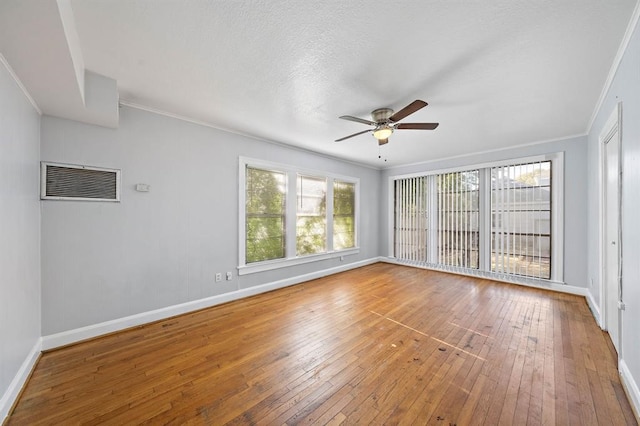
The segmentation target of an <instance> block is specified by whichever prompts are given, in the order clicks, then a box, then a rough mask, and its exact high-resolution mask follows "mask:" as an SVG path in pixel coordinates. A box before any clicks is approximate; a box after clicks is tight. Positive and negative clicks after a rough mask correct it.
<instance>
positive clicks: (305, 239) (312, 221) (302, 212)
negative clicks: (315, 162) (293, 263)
mask: <svg viewBox="0 0 640 426" xmlns="http://www.w3.org/2000/svg"><path fill="white" fill-rule="evenodd" d="M297 186H298V197H297V203H296V206H297V221H296V252H297V254H298V256H304V255H305V254H314V253H322V252H325V251H326V250H327V216H326V211H327V179H326V178H316V177H309V176H302V175H298V185H297Z"/></svg>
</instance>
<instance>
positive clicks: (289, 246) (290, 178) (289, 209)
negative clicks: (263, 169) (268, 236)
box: [285, 172, 298, 259]
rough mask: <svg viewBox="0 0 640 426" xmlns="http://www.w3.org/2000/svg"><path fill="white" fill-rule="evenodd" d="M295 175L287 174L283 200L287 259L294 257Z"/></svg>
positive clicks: (292, 173)
mask: <svg viewBox="0 0 640 426" xmlns="http://www.w3.org/2000/svg"><path fill="white" fill-rule="evenodd" d="M297 178H298V175H297V173H294V172H287V188H286V190H285V191H286V198H285V206H286V208H285V212H286V215H285V241H286V246H285V253H286V258H287V259H292V258H294V257H296V225H297V216H298V210H297V204H296V203H297V201H298V194H297V191H298V189H297V188H298V185H297Z"/></svg>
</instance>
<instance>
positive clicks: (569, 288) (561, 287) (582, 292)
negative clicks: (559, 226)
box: [380, 257, 587, 297]
mask: <svg viewBox="0 0 640 426" xmlns="http://www.w3.org/2000/svg"><path fill="white" fill-rule="evenodd" d="M380 262H386V263H393V264H394V265H402V266H409V267H411V268H420V269H428V270H430V271H435V272H442V273H445V274H457V275H464V276H467V277H473V278H480V279H483V280H491V281H498V282H504V283H506V284H514V285H523V286H526V287H532V288H540V289H544V290H553V291H557V292H560V293H569V294H575V295H578V296H585V297H586V296H587V289H586V288H583V287H577V286H573V285H568V284H560V283H555V282H549V281H542V282H540V284H536V283H527V282H514V281H508V280H501V279H500V278H498V277H490V276H486V277H484V276H478V275H474V274H465V273H464V272H461V271H443V270H441V269H437V268H430V267H428V266H424V265H418V264H416V265H413V264H407V263H405V262H399V261H397V260H396V259H394V258H392V257H381V258H380Z"/></svg>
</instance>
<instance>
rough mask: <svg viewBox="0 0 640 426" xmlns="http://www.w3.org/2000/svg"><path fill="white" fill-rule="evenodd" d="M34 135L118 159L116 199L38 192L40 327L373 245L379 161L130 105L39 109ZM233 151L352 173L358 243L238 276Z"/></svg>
mask: <svg viewBox="0 0 640 426" xmlns="http://www.w3.org/2000/svg"><path fill="white" fill-rule="evenodd" d="M41 144H42V151H41V155H42V160H43V161H55V162H63V163H72V164H88V165H93V166H103V167H112V168H118V169H122V196H121V202H120V203H100V202H79V201H78V202H76V201H71V202H70V201H43V202H42V276H43V280H42V294H43V299H44V300H45V301H46V303H44V306H43V310H42V315H43V318H42V328H43V330H42V332H43V335H45V336H46V335H50V334H53V333H57V332H61V331H66V330H72V329H75V328H79V327H83V326H87V325H93V324H97V323H100V322H104V321H107V320H112V319H117V318H122V317H125V316H129V315H133V314H137V313H142V312H146V311H149V310H153V309H157V308H161V307H166V306H172V305H176V304H179V303H183V302H187V301H192V300H197V299H202V298H205V297H208V296H213V295H217V294H222V293H225V292H230V291H234V290H237V289H243V288H247V287H251V286H256V285H259V284H264V283H269V282H273V281H277V280H281V279H285V278H290V277H295V276H298V275H302V274H306V273H311V272H315V271H320V270H324V269H327V268H331V267H334V266H341V265H345V264H347V263H349V262H355V261H359V260H365V259H370V258H373V257H376V256H377V255H378V253H377V248H378V236H377V232H376V231H377V229H378V222H379V217H378V216H379V213H378V212H377V209H375V208H371V206H378V205H379V189H380V188H379V171H378V170H374V169H369V168H365V167H360V166H355V165H352V164H350V163H346V162H342V161H337V160H334V159H329V158H326V157H321V156H318V155H314V154H310V153H308V152H304V151H299V150H294V149H290V148H285V147H282V146H279V145H275V144H270V143H265V142H264V141H258V140H254V139H250V138H247V137H244V136H239V135H235V134H231V133H228V132H224V131H220V130H216V129H212V128H208V127H204V126H200V125H196V124H191V123H188V122H184V121H180V120H177V119H173V118H168V117H165V116H161V115H157V114H153V113H149V112H146V111H142V110H138V109H134V108H128V107H123V108H122V109H121V110H120V127H119V129H115V130H114V129H107V128H102V127H97V126H92V125H87V124H81V123H78V122H74V121H69V120H64V119H58V118H53V117H46V116H45V117H43V118H42V137H41ZM238 156H246V157H252V158H258V159H262V160H270V161H276V162H280V163H286V164H292V165H296V166H300V167H307V168H312V169H316V170H323V171H327V172H333V173H339V174H343V175H348V176H354V177H358V178H360V184H361V190H360V191H361V192H360V201H361V205H362V206H364V207H363V209H362V212H361V215H360V220H361V224H360V247H361V250H360V253H359V254H358V255H352V256H347V257H346V258H345V261H344V262H340V260H339V259H329V260H325V261H319V262H313V263H307V264H304V265H297V266H293V267H289V268H284V269H278V270H273V271H268V272H263V273H256V274H250V275H243V276H241V277H238V276H237V269H236V268H237V266H238ZM136 183H146V184H149V185H151V191H150V192H148V193H141V192H136V191H135V190H134V186H135V184H136ZM226 271H233V277H234V278H233V280H232V281H230V282H227V281H222V282H220V283H215V282H214V276H215V273H216V272H223V273H224V272H226Z"/></svg>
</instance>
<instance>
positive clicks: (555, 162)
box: [387, 152, 564, 284]
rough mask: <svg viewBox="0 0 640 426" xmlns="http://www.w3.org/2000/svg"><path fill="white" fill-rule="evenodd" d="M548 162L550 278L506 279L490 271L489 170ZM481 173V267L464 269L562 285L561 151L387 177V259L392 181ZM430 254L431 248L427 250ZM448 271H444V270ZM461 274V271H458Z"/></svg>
mask: <svg viewBox="0 0 640 426" xmlns="http://www.w3.org/2000/svg"><path fill="white" fill-rule="evenodd" d="M542 161H551V176H552V179H553V180H552V192H551V205H552V208H551V278H550V279H548V280H546V279H537V278H530V277H520V276H517V275H513V276H510V277H505V274H496V273H493V272H491V264H490V257H491V254H490V252H491V250H490V247H489V245H490V239H491V235H490V234H491V182H490V173H489V172H488V171H486V170H490V169H491V168H492V167H500V166H509V165H517V164H525V163H535V162H542ZM475 169H478V170H479V171H480V194H479V197H480V199H479V202H480V218H479V220H480V265H479V270H478V271H477V273H475V272H473V270H467V269H465V270H464V271H465V273H468V274H469V275H480V276H486V277H490V278H491V277H492V278H496V279H502V280H506V281H510V282H522V283H531V282H549V283H553V284H564V152H556V153H549V154H541V155H535V156H529V157H520V158H511V159H508V160H499V161H492V162H487V163H480V164H469V165H465V166H460V167H452V168H447V169H438V170H428V171H423V172H417V173H410V174H404V175H394V176H389V179H388V191H387V195H388V199H387V206H388V211H387V221H388V223H387V231H388V240H387V241H388V245H387V250H388V257H389V258H391V259H394V252H393V226H394V225H393V224H394V222H393V221H394V209H393V207H394V200H393V196H394V191H393V187H394V182H395V180H396V179H405V178H411V177H419V176H430V175H438V174H443V173H452V172H461V171H467V170H475ZM429 249H431V250H430V252H431V253H433V247H429ZM444 269H447V268H444ZM460 272H462V271H460Z"/></svg>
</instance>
